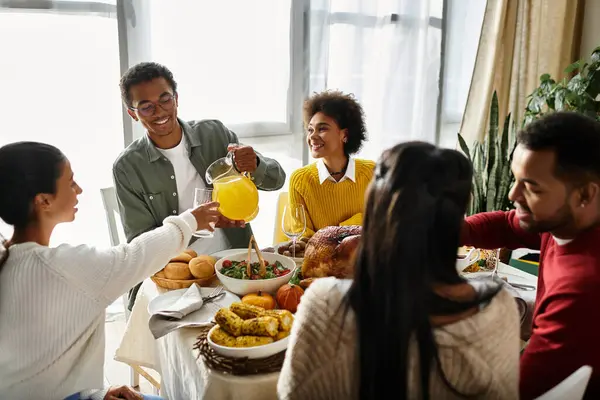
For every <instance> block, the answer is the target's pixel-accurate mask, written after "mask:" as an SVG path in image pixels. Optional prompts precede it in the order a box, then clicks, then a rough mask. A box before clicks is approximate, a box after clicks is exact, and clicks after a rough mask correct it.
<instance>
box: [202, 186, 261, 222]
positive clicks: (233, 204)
mask: <svg viewBox="0 0 600 400" xmlns="http://www.w3.org/2000/svg"><path fill="white" fill-rule="evenodd" d="M213 186H214V189H213V201H218V202H219V203H220V206H219V211H220V212H221V214H223V215H224V216H225V217H227V218H229V219H232V220H236V221H242V220H243V221H246V222H249V221H251V220H252V219H254V217H255V216H256V214H257V213H258V190H256V186H254V183H253V182H252V181H251V180H250V178H248V177H246V176H243V175H240V176H226V177H223V178H219V179H217V180H216V181H213Z"/></svg>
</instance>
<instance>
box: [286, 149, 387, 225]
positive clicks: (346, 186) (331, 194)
mask: <svg viewBox="0 0 600 400" xmlns="http://www.w3.org/2000/svg"><path fill="white" fill-rule="evenodd" d="M374 168H375V163H374V162H373V161H369V160H360V159H356V160H355V173H354V178H355V181H356V182H352V180H350V179H345V180H344V181H343V182H337V183H335V182H332V181H331V180H329V179H327V180H326V181H324V182H323V183H322V184H321V183H320V181H319V171H318V169H317V164H316V163H313V164H310V165H307V166H306V167H302V168H300V169H298V170H296V171H294V173H292V176H291V177H290V191H289V203H290V205H291V206H294V205H300V204H302V205H304V208H305V210H306V232H305V233H304V235H303V236H306V237H311V236H312V235H314V233H315V232H316V231H318V230H319V229H322V228H324V227H326V226H338V225H362V212H363V208H364V206H365V192H366V190H367V187H368V186H369V183H370V182H371V179H372V178H373V171H374Z"/></svg>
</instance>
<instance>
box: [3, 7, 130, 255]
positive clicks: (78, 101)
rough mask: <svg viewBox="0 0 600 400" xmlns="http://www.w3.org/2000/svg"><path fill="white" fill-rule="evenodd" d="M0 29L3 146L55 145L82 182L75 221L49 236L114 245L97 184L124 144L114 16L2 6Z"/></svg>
mask: <svg viewBox="0 0 600 400" xmlns="http://www.w3.org/2000/svg"><path fill="white" fill-rule="evenodd" d="M38 3H39V2H38ZM0 36H1V37H2V38H3V40H2V45H1V46H2V47H1V49H2V61H1V62H0V76H2V78H3V79H2V84H3V88H2V89H3V91H4V93H5V94H4V95H3V96H2V97H0V109H2V110H3V111H4V112H3V113H2V119H3V127H2V129H1V130H0V146H2V145H5V144H7V143H10V142H15V141H18V140H33V141H41V142H46V143H50V144H53V145H55V146H57V147H58V148H60V149H61V150H62V151H63V152H64V153H65V154H66V156H67V157H68V158H69V160H70V161H71V164H72V166H73V170H74V172H75V176H76V179H77V181H78V182H79V183H80V185H81V186H82V188H83V194H82V195H81V196H80V203H79V210H80V211H79V213H78V214H77V218H76V220H75V222H74V223H71V224H64V225H59V226H58V227H57V229H56V232H55V234H54V235H53V237H52V239H53V242H52V243H51V244H52V245H56V244H60V243H63V242H66V243H73V244H78V243H88V244H95V245H109V239H108V238H109V236H108V227H107V225H106V219H105V217H104V215H105V214H104V208H103V205H102V200H101V197H100V188H101V187H105V186H111V185H112V173H111V169H112V163H113V161H114V160H115V158H116V157H117V156H118V154H119V152H120V151H121V150H122V148H123V127H122V114H121V104H120V95H119V87H118V82H119V76H120V72H119V47H118V38H117V20H116V19H115V18H106V17H105V16H100V15H96V14H91V15H86V14H85V13H79V14H78V13H66V14H65V13H60V12H56V13H50V12H29V11H28V10H17V9H13V10H6V9H3V10H2V9H0ZM4 228H5V227H2V233H6V234H7V235H10V232H8V231H7V230H6V229H4Z"/></svg>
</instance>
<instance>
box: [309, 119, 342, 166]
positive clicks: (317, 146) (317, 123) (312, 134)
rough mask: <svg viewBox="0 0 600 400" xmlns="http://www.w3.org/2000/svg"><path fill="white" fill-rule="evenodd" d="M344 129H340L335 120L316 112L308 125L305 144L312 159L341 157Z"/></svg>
mask: <svg viewBox="0 0 600 400" xmlns="http://www.w3.org/2000/svg"><path fill="white" fill-rule="evenodd" d="M347 134H348V132H347V130H346V129H340V127H339V125H338V124H337V122H336V120H335V119H333V118H331V117H328V116H327V115H325V114H323V113H322V112H318V113H316V114H315V115H313V117H312V118H311V119H310V122H309V123H308V129H307V136H306V142H307V143H308V147H309V149H310V153H311V155H312V157H313V158H322V157H331V156H343V155H344V142H345V140H347V139H346V135H347Z"/></svg>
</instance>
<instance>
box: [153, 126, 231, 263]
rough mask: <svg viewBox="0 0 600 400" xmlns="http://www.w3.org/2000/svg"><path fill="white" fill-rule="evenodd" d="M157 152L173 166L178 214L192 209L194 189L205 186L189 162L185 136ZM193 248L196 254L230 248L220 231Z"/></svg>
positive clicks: (197, 243) (216, 231) (216, 230)
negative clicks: (173, 144)
mask: <svg viewBox="0 0 600 400" xmlns="http://www.w3.org/2000/svg"><path fill="white" fill-rule="evenodd" d="M157 149H158V148H157ZM158 151H160V152H161V153H162V154H163V155H164V156H165V157H166V158H167V159H168V160H169V161H170V162H171V164H172V165H173V171H174V172H175V184H176V185H177V196H178V197H177V198H178V199H179V202H178V206H179V213H182V212H184V211H186V210H189V209H190V208H193V207H194V195H195V193H196V188H199V189H204V188H205V187H206V185H205V184H204V181H203V180H202V178H201V177H200V174H199V173H198V171H196V168H195V167H194V165H193V164H192V162H191V161H190V156H189V154H188V152H187V149H186V140H185V136H183V135H182V136H181V141H180V142H179V144H178V145H177V146H175V147H173V148H172V149H158ZM193 247H194V250H195V251H196V252H197V253H198V254H212V253H216V252H218V251H222V250H227V249H229V248H231V246H230V244H229V241H228V240H227V238H226V237H225V234H224V233H223V230H222V229H215V234H214V237H212V238H203V239H201V240H199V241H198V242H196V243H195V244H194V246H193Z"/></svg>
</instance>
